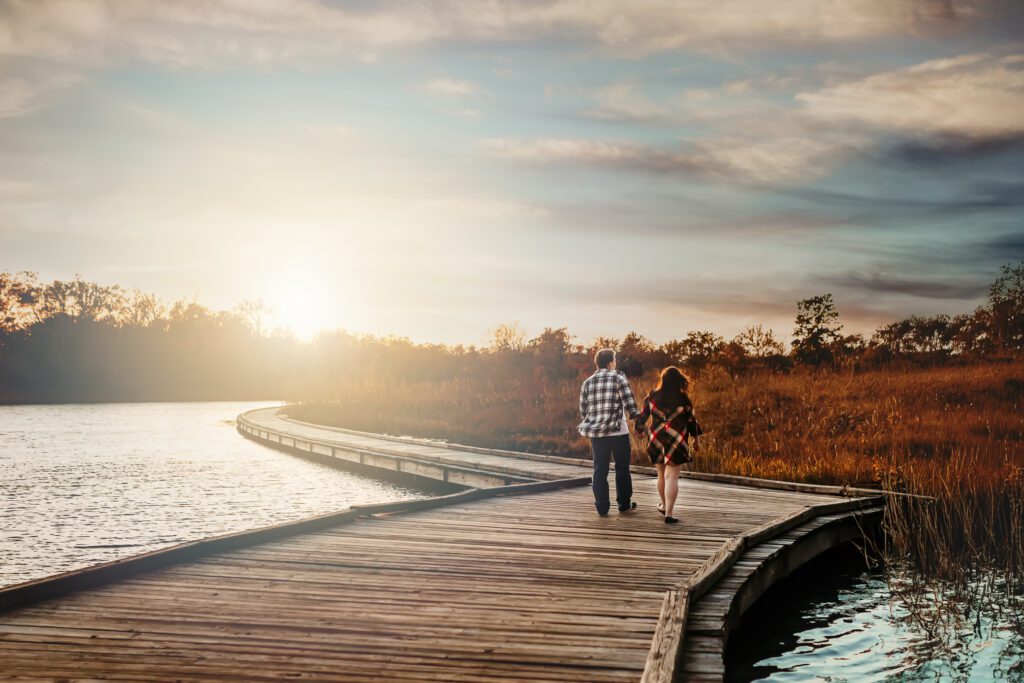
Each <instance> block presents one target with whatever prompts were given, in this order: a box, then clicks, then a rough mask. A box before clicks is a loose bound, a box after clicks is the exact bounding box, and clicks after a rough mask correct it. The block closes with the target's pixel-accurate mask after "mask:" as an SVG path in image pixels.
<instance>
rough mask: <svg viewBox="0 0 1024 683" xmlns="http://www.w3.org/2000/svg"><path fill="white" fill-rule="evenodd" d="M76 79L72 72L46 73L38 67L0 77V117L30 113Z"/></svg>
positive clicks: (76, 80)
mask: <svg viewBox="0 0 1024 683" xmlns="http://www.w3.org/2000/svg"><path fill="white" fill-rule="evenodd" d="M12 72H13V70H12ZM78 81H79V78H78V77H77V76H75V75H73V74H63V73H48V72H44V71H42V70H40V69H38V68H35V69H26V70H24V71H23V72H22V73H19V74H17V75H10V76H6V77H0V119H4V118H13V117H17V116H24V115H26V114H30V113H32V112H33V111H36V110H37V109H40V108H41V107H43V106H44V105H45V103H46V101H47V100H48V99H49V98H50V97H51V96H53V95H54V94H56V93H57V91H59V90H62V89H64V88H67V87H69V86H71V85H73V84H75V83H77V82H78Z"/></svg>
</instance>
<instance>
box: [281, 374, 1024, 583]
mask: <svg viewBox="0 0 1024 683" xmlns="http://www.w3.org/2000/svg"><path fill="white" fill-rule="evenodd" d="M582 378H583V376H582V375H581V376H580V377H576V378H572V379H562V380H552V379H547V378H545V377H543V376H541V375H539V374H531V373H529V372H527V373H525V374H513V373H508V374H507V375H505V376H498V377H494V376H492V377H473V378H467V377H463V378H460V379H456V380H448V381H440V382H435V383H404V384H403V383H401V382H398V383H396V382H387V383H385V382H374V381H366V380H363V381H360V382H358V383H354V384H351V385H348V386H343V387H337V388H336V389H335V390H333V391H332V392H331V393H332V399H333V400H331V401H319V402H313V403H304V404H299V405H293V406H292V407H291V408H289V410H291V411H292V412H293V414H296V415H298V416H300V417H302V418H303V419H306V420H309V421H312V422H319V423H323V424H333V425H339V426H347V427H351V428H355V429H364V430H368V431H383V432H391V433H401V434H411V435H417V436H426V437H432V438H444V439H448V440H450V441H454V442H463V443H469V444H475V445H482V446H490V447H496V448H508V449H514V450H528V451H534V452H548V453H556V454H564V455H577V456H578V455H584V456H585V455H586V454H587V453H588V444H587V441H586V440H585V439H582V438H580V437H579V436H578V435H577V434H576V431H575V425H576V423H577V422H578V421H579V416H578V412H577V397H578V391H579V382H580V380H581V379H582ZM654 381H655V375H654V373H649V374H647V375H645V376H644V377H642V378H640V380H639V381H635V382H633V386H634V390H635V391H636V393H637V395H638V396H642V395H643V394H645V393H646V392H647V391H648V390H649V389H650V388H651V386H652V385H653V383H654ZM691 395H692V396H693V398H694V401H695V403H696V406H697V415H698V417H699V418H700V420H701V422H702V424H703V425H704V428H705V431H706V434H705V436H704V437H703V444H702V445H703V448H702V451H701V453H700V455H699V456H698V458H697V462H696V463H695V464H694V465H693V467H694V468H695V469H697V470H701V471H711V472H721V473H726V474H737V475H742V476H749V477H764V478H770V479H784V480H790V481H802V482H812V483H824V484H851V485H856V486H876V487H884V488H886V489H889V490H893V491H907V492H913V493H919V494H924V495H928V496H934V497H936V498H937V499H938V503H936V504H933V505H930V506H920V505H912V504H904V503H900V504H895V505H892V506H890V508H891V512H890V514H889V515H888V519H887V522H886V523H887V526H888V527H889V531H890V536H891V539H892V540H891V542H892V543H893V544H894V545H893V547H892V550H894V551H896V552H899V553H903V554H913V555H915V556H917V557H919V558H922V561H923V562H924V563H925V564H930V566H929V567H927V568H929V569H930V570H933V571H938V572H943V571H946V570H947V569H949V567H945V568H944V562H945V561H944V560H942V559H941V557H946V558H947V559H949V558H953V559H952V560H950V561H951V562H954V564H955V562H956V561H957V560H956V559H955V558H956V557H958V556H963V555H964V554H969V555H971V556H974V557H977V558H980V559H984V560H985V561H986V562H988V561H995V562H999V563H1000V564H1003V565H1005V566H1006V567H1007V568H1008V569H1011V570H1012V572H1011V573H1012V574H1013V575H1015V576H1021V571H1022V568H1024V564H1022V563H1024V524H1022V522H1021V519H1022V515H1024V453H1022V449H1021V446H1022V444H1024V409H1022V408H1024V360H1020V359H1015V360H1010V361H1000V362H975V363H970V364H959V365H953V366H948V367H938V368H923V369H922V368H903V369H879V370H871V371H866V372H856V373H855V372H851V371H841V370H825V371H811V370H806V371H803V370H798V371H795V372H793V373H790V374H775V373H769V372H760V373H756V374H750V375H745V376H740V377H737V378H733V377H731V376H730V375H729V374H728V373H726V372H723V371H720V370H717V369H714V368H712V369H710V370H708V371H706V372H704V373H702V374H701V375H700V376H699V377H697V378H695V381H694V384H693V387H692V391H691ZM637 446H638V447H637V448H636V449H635V451H634V452H635V453H636V455H635V456H634V459H635V461H637V462H639V463H642V464H646V463H647V460H646V457H645V456H644V455H642V453H643V449H642V448H640V447H639V444H637ZM926 546H928V547H926ZM939 547H941V548H942V551H941V552H938V553H937V552H936V549H937V548H939ZM937 558H938V559H937ZM951 566H952V565H951Z"/></svg>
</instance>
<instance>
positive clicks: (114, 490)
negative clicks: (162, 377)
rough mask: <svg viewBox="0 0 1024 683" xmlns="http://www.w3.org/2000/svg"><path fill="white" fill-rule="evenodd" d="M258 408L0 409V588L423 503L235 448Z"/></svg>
mask: <svg viewBox="0 0 1024 683" xmlns="http://www.w3.org/2000/svg"><path fill="white" fill-rule="evenodd" d="M265 405H272V404H266V403H261V404H254V403H135V404H98V405H60V406H0V444H3V447H2V448H0V460H2V461H3V464H2V466H0V586H2V585H9V584H13V583H19V582H21V581H27V580H30V579H35V578H39V577H42V576H47V575H49V574H54V573H57V572H63V571H68V570H71V569H77V568H80V567H84V566H88V565H91V564H96V563H99V562H108V561H110V560H114V559H117V558H120V557H125V556H127V555H135V554H138V553H142V552H147V551H150V550H155V549H157V548H160V547H164V546H167V545H173V544H177V543H182V542H185V541H191V540H197V539H200V538H204V537H207V536H213V535H218V534H225V533H231V532H236V531H243V530H246V529H252V528H255V527H260V526H266V525H269V524H277V523H280V522H285V521H289V520H294V519H300V518H302V517H308V516H310V515H315V514H322V513H326V512H333V511H336V510H341V509H344V508H347V507H349V506H350V505H354V504H366V503H376V502H382V501H385V500H397V499H400V498H419V497H422V496H423V495H424V494H423V493H422V492H417V491H414V490H411V489H407V488H403V487H399V486H396V485H394V484H390V483H385V482H380V481H376V480H373V479H368V478H366V477H361V476H358V475H355V474H351V473H348V472H343V471H339V470H335V469H332V468H329V467H326V466H323V465H318V464H316V463H312V462H308V461H305V460H301V459H299V458H295V457H293V456H290V455H287V454H284V453H281V452H280V451H275V450H272V449H270V448H266V447H264V446H260V445H259V444H256V443H254V442H252V441H249V440H247V439H243V438H242V437H241V436H239V435H238V434H237V433H236V432H235V422H234V417H235V415H237V414H239V413H241V412H243V411H245V410H249V409H251V408H257V407H262V406H265Z"/></svg>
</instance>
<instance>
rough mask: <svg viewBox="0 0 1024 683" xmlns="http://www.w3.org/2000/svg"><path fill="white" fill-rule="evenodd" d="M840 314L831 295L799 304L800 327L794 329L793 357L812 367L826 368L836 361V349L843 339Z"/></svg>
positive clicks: (797, 306)
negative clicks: (834, 358)
mask: <svg viewBox="0 0 1024 683" xmlns="http://www.w3.org/2000/svg"><path fill="white" fill-rule="evenodd" d="M842 329H843V326H842V325H840V324H839V311H838V310H836V305H835V302H834V301H833V300H832V295H831V294H823V295H821V296H813V297H810V298H809V299H801V300H800V301H797V302H796V328H795V329H794V330H793V354H794V355H795V356H796V357H797V359H798V360H800V361H801V362H804V363H807V364H808V365H822V364H823V363H827V362H829V361H831V360H832V358H833V351H832V349H833V347H834V345H835V344H836V342H838V341H840V340H841V339H842V338H843V337H842V336H841V335H840V330H842Z"/></svg>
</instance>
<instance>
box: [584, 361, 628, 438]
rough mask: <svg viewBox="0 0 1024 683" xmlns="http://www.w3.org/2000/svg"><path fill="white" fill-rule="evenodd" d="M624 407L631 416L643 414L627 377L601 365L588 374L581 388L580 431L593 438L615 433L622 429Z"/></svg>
mask: <svg viewBox="0 0 1024 683" xmlns="http://www.w3.org/2000/svg"><path fill="white" fill-rule="evenodd" d="M623 409H625V410H626V411H627V412H628V413H629V416H630V417H631V418H632V417H636V416H637V415H639V414H640V411H639V410H638V409H637V407H636V399H635V398H633V390H632V389H630V388H629V382H628V381H626V376H625V375H623V374H622V373H621V372H615V371H613V370H609V369H608V368H601V369H600V370H598V371H597V372H595V373H594V374H593V375H591V376H590V377H588V378H587V379H586V381H584V382H583V388H582V389H580V415H581V416H583V422H581V423H580V424H579V427H578V429H579V432H580V434H582V435H583V436H587V437H590V438H594V437H597V436H609V435H611V434H615V433H616V432H618V431H620V430H621V429H622V424H623V419H622V418H623V416H622V411H623ZM627 433H628V432H627Z"/></svg>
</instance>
